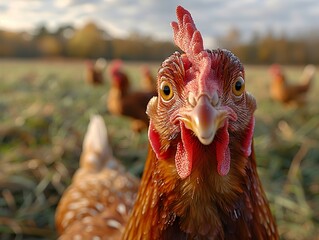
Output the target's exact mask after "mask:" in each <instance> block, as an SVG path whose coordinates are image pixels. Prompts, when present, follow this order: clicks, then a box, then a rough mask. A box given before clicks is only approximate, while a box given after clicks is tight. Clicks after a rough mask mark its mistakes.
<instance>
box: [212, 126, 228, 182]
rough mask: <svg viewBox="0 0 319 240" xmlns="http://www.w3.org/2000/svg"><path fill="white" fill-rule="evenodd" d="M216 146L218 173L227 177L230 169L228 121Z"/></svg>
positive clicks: (219, 135)
mask: <svg viewBox="0 0 319 240" xmlns="http://www.w3.org/2000/svg"><path fill="white" fill-rule="evenodd" d="M215 144H216V145H215V147H216V159H217V172H218V174H219V175H221V176H225V175H227V174H228V172H229V169H230V150H229V147H228V144H229V134H228V121H226V122H225V125H224V127H223V128H222V129H220V131H218V133H217V136H216V143H215Z"/></svg>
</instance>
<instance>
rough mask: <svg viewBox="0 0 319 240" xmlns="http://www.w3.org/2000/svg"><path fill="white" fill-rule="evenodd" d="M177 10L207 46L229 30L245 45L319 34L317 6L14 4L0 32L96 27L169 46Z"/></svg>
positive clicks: (210, 0)
mask: <svg viewBox="0 0 319 240" xmlns="http://www.w3.org/2000/svg"><path fill="white" fill-rule="evenodd" d="M177 5H181V6H183V7H185V8H186V9H187V10H189V11H190V12H191V14H192V16H193V18H194V21H195V23H196V26H197V29H199V30H200V31H201V33H202V35H203V37H204V39H206V41H207V42H208V44H214V41H215V39H216V38H217V37H220V36H224V35H225V34H226V33H227V32H229V31H230V29H232V28H236V29H238V30H239V31H240V32H241V37H242V38H243V39H248V38H249V37H251V36H252V34H253V33H254V32H256V31H257V32H260V33H266V32H268V31H269V30H270V29H271V30H272V31H273V32H274V33H282V32H283V31H284V32H285V33H286V34H288V35H293V36H296V35H298V34H302V33H303V32H304V31H311V30H312V31H314V30H317V31H319V30H318V29H319V27H318V21H319V1H317V0H237V1H236V0H193V1H190V0H188V1H181V0H13V1H1V2H0V29H5V30H14V31H21V30H23V31H32V30H33V29H35V28H36V27H38V26H40V25H46V26H47V27H48V28H49V29H51V30H54V29H56V28H57V27H58V26H61V25H62V24H72V25H74V26H75V27H81V26H83V25H84V24H85V23H87V22H88V21H94V22H96V23H97V24H98V26H100V27H101V28H103V29H104V30H106V31H107V32H108V33H109V34H110V35H111V36H115V37H125V36H127V35H128V34H129V33H132V32H138V33H141V34H145V35H151V36H153V37H155V38H158V39H165V40H171V39H172V30H171V27H170V22H171V21H175V19H176V17H175V9H176V6H177Z"/></svg>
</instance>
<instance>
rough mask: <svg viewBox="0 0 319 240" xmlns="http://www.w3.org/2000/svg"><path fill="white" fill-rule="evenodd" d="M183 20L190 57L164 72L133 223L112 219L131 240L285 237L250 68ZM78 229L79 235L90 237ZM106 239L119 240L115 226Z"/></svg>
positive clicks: (153, 105)
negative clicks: (249, 84)
mask: <svg viewBox="0 0 319 240" xmlns="http://www.w3.org/2000/svg"><path fill="white" fill-rule="evenodd" d="M177 18H178V23H176V22H173V23H172V27H173V31H174V40H175V43H176V45H177V46H178V47H179V48H180V49H181V50H182V51H184V53H183V54H181V53H178V52H175V53H174V54H172V55H171V56H170V57H169V58H167V59H166V60H165V61H164V62H163V63H162V65H161V67H160V69H159V71H158V77H157V86H158V96H156V97H153V98H152V99H151V100H150V102H149V104H148V107H147V114H148V116H149V117H150V126H149V131H148V135H149V141H150V147H149V151H148V156H147V160H146V164H145V170H144V173H143V177H142V180H141V184H140V188H139V191H138V195H137V199H136V202H135V205H134V207H133V210H132V213H131V216H130V218H129V220H128V222H127V223H125V221H124V219H123V221H120V220H115V219H117V218H118V216H117V215H115V216H114V219H112V220H115V221H116V222H117V223H118V224H115V225H116V227H117V228H120V227H122V226H123V225H121V224H122V223H123V224H126V226H125V231H124V234H123V236H122V239H125V240H130V239H134V240H135V239H152V240H153V239H155V240H156V239H279V237H278V232H277V228H276V224H275V221H274V218H273V216H272V214H271V211H270V209H269V204H268V201H267V199H266V196H265V193H264V190H263V188H262V185H261V182H260V179H259V177H258V173H257V169H256V159H255V154H254V145H253V132H254V122H255V120H254V115H253V114H254V111H255V109H256V101H255V99H254V97H253V96H252V95H250V94H249V93H248V92H246V91H245V71H244V68H243V66H242V64H241V63H240V61H239V59H238V58H237V57H236V56H234V55H233V54H232V53H231V52H229V51H227V50H220V49H217V50H212V51H210V50H204V47H203V40H202V36H201V34H200V32H199V31H198V30H197V29H196V27H195V24H194V22H193V20H192V17H191V15H190V13H189V12H188V11H186V10H185V9H183V8H182V7H180V6H179V7H177ZM91 188H93V186H92V187H91ZM98 191H99V192H100V195H102V193H101V192H102V190H101V189H100V188H99V190H98ZM105 191H106V190H105ZM88 192H89V191H88ZM124 193H125V192H124ZM82 196H83V195H77V196H76V199H77V200H78V201H81V197H82ZM119 196H120V195H116V194H115V192H114V194H113V195H112V199H113V200H114V201H116V200H117V199H118V197H119ZM71 203H72V201H71ZM69 209H70V208H69ZM104 209H105V211H106V212H107V213H109V212H108V209H106V208H105V207H104ZM82 211H84V210H82ZM74 214H75V213H74ZM74 214H70V215H71V216H74ZM108 216H109V217H110V218H108V219H109V220H110V219H111V215H108ZM69 218H70V217H69ZM91 221H95V220H94V219H93V217H92V218H91ZM96 221H98V222H99V223H100V222H101V217H98V218H97V220H96ZM78 230H79V232H74V235H73V236H75V234H76V233H77V234H82V233H83V232H84V231H83V229H81V228H78ZM99 233H101V232H99ZM91 234H92V235H91V236H95V233H94V232H91ZM101 234H103V233H101ZM104 236H105V239H108V237H109V238H110V239H112V236H113V235H112V232H111V231H110V229H109V228H105V230H104ZM117 236H118V235H117Z"/></svg>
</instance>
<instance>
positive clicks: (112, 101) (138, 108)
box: [107, 60, 156, 131]
mask: <svg viewBox="0 0 319 240" xmlns="http://www.w3.org/2000/svg"><path fill="white" fill-rule="evenodd" d="M110 76H111V88H110V91H109V94H108V99H107V107H108V110H109V111H110V112H111V113H112V114H114V115H119V116H121V115H122V116H127V117H130V118H132V119H133V122H132V128H133V130H135V131H141V130H142V129H146V128H147V126H148V123H149V119H148V117H147V115H146V113H145V111H146V106H147V103H148V101H149V100H150V99H151V98H152V97H153V96H154V95H156V91H133V90H131V86H130V82H129V79H128V76H127V74H126V73H125V72H124V70H123V68H122V62H121V61H120V60H116V61H114V62H112V63H111V65H110Z"/></svg>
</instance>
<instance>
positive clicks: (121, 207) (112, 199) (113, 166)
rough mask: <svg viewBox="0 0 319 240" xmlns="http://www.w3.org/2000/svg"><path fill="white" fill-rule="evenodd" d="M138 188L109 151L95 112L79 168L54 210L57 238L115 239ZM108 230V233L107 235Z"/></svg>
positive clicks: (127, 214) (120, 233)
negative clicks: (58, 236) (58, 235)
mask: <svg viewBox="0 0 319 240" xmlns="http://www.w3.org/2000/svg"><path fill="white" fill-rule="evenodd" d="M137 189H138V180H137V179H136V178H135V177H133V176H132V175H130V174H128V173H125V172H124V167H123V166H122V165H121V164H120V163H119V161H118V160H117V159H115V158H114V156H113V155H112V150H111V148H110V146H109V143H108V139H107V130H106V127H105V125H104V121H103V119H102V117H101V116H94V117H92V119H91V122H90V124H89V127H88V131H87V133H86V135H85V138H84V142H83V152H82V155H81V159H80V168H79V169H78V170H77V171H76V173H75V175H74V177H73V179H72V184H71V185H70V186H69V188H68V189H67V190H66V192H65V193H64V194H63V197H62V198H61V200H60V203H59V206H58V208H57V211H56V228H57V231H58V233H59V234H60V235H61V234H62V235H61V237H60V239H95V238H94V237H96V239H112V238H111V236H112V237H113V238H116V239H118V238H119V237H120V236H121V235H122V233H123V226H124V225H125V223H126V222H127V219H128V216H129V212H130V211H131V209H132V207H133V204H134V201H135V198H136V194H137ZM106 233H108V234H109V235H106Z"/></svg>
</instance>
